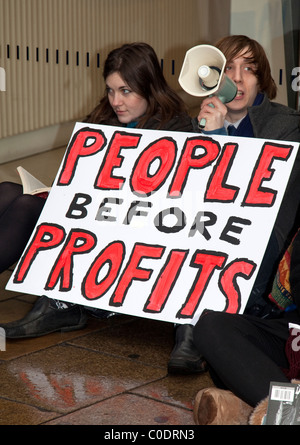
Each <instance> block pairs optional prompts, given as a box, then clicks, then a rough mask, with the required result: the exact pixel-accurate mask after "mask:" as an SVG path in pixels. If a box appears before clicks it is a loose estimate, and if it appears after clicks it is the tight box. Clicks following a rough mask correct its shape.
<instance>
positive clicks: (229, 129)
mask: <svg viewBox="0 0 300 445" xmlns="http://www.w3.org/2000/svg"><path fill="white" fill-rule="evenodd" d="M227 133H228V134H229V135H230V136H234V135H235V133H236V128H235V126H234V125H228V127H227Z"/></svg>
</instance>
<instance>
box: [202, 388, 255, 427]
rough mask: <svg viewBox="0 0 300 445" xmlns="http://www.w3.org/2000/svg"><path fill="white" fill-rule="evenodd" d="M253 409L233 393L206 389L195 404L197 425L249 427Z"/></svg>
mask: <svg viewBox="0 0 300 445" xmlns="http://www.w3.org/2000/svg"><path fill="white" fill-rule="evenodd" d="M252 411H253V408H252V407H251V406H250V405H247V403H245V402H243V400H241V399H239V398H238V397H236V396H235V395H234V394H233V393H232V392H231V391H226V390H223V389H218V388H214V387H213V388H205V389H202V390H201V391H199V392H198V394H197V395H196V398H195V404H194V420H195V423H196V425H248V422H249V417H250V415H251V413H252Z"/></svg>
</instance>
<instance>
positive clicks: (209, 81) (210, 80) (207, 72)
mask: <svg viewBox="0 0 300 445" xmlns="http://www.w3.org/2000/svg"><path fill="white" fill-rule="evenodd" d="M220 73H221V70H220V69H219V68H217V67H215V66H208V65H202V66H200V68H199V69H198V76H199V82H200V85H201V87H202V88H203V89H204V90H206V91H208V90H211V89H212V88H215V87H216V86H217V85H218V82H219V79H220Z"/></svg>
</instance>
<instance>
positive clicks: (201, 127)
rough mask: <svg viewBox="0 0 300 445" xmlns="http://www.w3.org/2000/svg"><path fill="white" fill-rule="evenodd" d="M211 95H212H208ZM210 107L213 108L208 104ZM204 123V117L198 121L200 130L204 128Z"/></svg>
mask: <svg viewBox="0 0 300 445" xmlns="http://www.w3.org/2000/svg"><path fill="white" fill-rule="evenodd" d="M210 97H212V96H210ZM209 106H210V107H212V108H215V107H214V105H213V104H209ZM205 125H206V119H204V117H203V118H202V119H201V121H200V122H198V127H199V128H200V130H204V128H205Z"/></svg>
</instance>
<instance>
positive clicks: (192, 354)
mask: <svg viewBox="0 0 300 445" xmlns="http://www.w3.org/2000/svg"><path fill="white" fill-rule="evenodd" d="M193 328H194V327H193V326H192V325H190V324H182V325H179V326H177V328H176V335H175V346H174V348H173V351H172V353H171V356H170V360H169V363H168V372H169V374H198V373H200V372H204V371H206V370H207V366H206V362H205V360H204V358H203V357H202V356H201V354H200V353H199V352H198V350H197V349H196V346H195V345H194V341H193Z"/></svg>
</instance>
